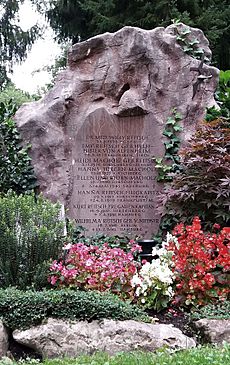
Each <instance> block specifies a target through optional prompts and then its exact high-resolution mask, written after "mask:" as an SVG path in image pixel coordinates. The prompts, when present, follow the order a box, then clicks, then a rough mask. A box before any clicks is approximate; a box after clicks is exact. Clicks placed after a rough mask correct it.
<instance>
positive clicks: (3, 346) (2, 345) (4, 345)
mask: <svg viewBox="0 0 230 365" xmlns="http://www.w3.org/2000/svg"><path fill="white" fill-rule="evenodd" d="M8 346H9V344H8V333H7V330H6V327H5V326H4V324H3V323H2V321H0V359H1V358H2V357H3V356H6V354H7V351H8Z"/></svg>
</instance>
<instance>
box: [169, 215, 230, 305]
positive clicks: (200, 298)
mask: <svg viewBox="0 0 230 365" xmlns="http://www.w3.org/2000/svg"><path fill="white" fill-rule="evenodd" d="M213 228H214V230H218V229H219V228H220V227H219V225H217V224H215V225H214V226H213ZM173 235H174V237H171V238H170V239H169V240H168V242H167V245H166V247H167V250H168V251H169V252H171V253H172V265H173V272H174V275H175V281H176V283H177V284H176V292H175V300H174V301H175V302H176V303H181V302H182V303H185V304H187V305H189V304H194V305H204V304H206V303H208V302H211V301H213V300H215V299H221V300H224V299H226V298H227V297H228V296H229V293H230V288H229V282H230V281H229V279H230V272H229V271H230V232H229V230H228V229H222V231H220V232H219V233H218V232H217V233H204V232H203V231H202V229H201V223H200V219H199V217H195V218H194V219H193V222H192V225H191V226H185V225H184V224H183V223H181V224H179V225H177V226H176V227H175V229H174V231H173Z"/></svg>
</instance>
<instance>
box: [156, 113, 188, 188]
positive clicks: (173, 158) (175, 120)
mask: <svg viewBox="0 0 230 365" xmlns="http://www.w3.org/2000/svg"><path fill="white" fill-rule="evenodd" d="M181 119H182V116H181V114H180V113H178V112H177V111H176V109H173V110H172V115H171V116H169V117H168V119H167V121H166V124H165V128H164V131H163V135H164V136H165V137H166V138H167V140H166V141H165V142H164V146H165V154H164V156H163V157H162V158H156V157H154V158H153V160H155V162H156V165H155V168H156V169H157V171H158V176H157V181H162V182H163V181H164V182H166V181H172V176H171V173H173V172H176V171H177V170H179V168H180V157H179V156H178V151H179V149H180V138H179V137H178V133H179V132H181V131H182V127H181V126H180V121H181Z"/></svg>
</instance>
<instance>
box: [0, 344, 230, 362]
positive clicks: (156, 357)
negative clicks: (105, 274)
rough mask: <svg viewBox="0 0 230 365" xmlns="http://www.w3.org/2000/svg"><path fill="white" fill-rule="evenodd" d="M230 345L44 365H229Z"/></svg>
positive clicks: (78, 359) (134, 353)
mask: <svg viewBox="0 0 230 365" xmlns="http://www.w3.org/2000/svg"><path fill="white" fill-rule="evenodd" d="M14 364H15V365H16V364H17V365H20V364H24V365H37V364H39V363H38V362H37V361H36V360H28V361H25V362H24V361H23V362H22V361H20V362H18V363H16V362H12V361H11V360H9V359H6V358H5V359H2V360H1V361H0V365H14ZM229 364H230V345H229V344H225V345H223V347H214V346H213V347H211V346H206V347H198V348H195V349H190V350H184V351H177V352H173V353H170V352H168V351H167V350H162V351H158V352H157V353H141V352H132V353H120V354H117V355H115V356H109V355H107V354H105V353H97V354H94V355H92V356H80V357H78V358H76V359H55V360H45V361H44V363H43V365H229Z"/></svg>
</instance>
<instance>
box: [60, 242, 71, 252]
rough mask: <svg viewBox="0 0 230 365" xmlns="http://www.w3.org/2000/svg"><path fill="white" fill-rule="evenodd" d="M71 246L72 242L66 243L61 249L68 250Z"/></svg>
mask: <svg viewBox="0 0 230 365" xmlns="http://www.w3.org/2000/svg"><path fill="white" fill-rule="evenodd" d="M71 247H72V244H71V243H68V244H67V245H65V246H63V248H62V249H63V250H70V249H71Z"/></svg>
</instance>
